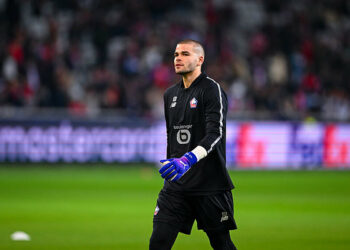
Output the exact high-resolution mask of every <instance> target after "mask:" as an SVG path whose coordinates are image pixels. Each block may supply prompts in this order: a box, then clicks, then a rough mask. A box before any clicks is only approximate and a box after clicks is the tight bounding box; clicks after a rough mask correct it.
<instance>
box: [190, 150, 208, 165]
mask: <svg viewBox="0 0 350 250" xmlns="http://www.w3.org/2000/svg"><path fill="white" fill-rule="evenodd" d="M191 152H192V153H193V154H194V155H195V156H196V157H197V162H198V161H200V160H201V159H203V158H204V157H206V156H207V154H208V153H207V150H205V148H203V147H202V146H197V147H196V148H195V149H193V150H192V151H191Z"/></svg>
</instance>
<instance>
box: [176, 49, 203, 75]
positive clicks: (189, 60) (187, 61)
mask: <svg viewBox="0 0 350 250" xmlns="http://www.w3.org/2000/svg"><path fill="white" fill-rule="evenodd" d="M174 66H175V72H176V74H180V75H184V74H187V73H190V72H192V71H194V70H195V69H196V67H197V66H201V63H200V55H198V54H197V53H196V52H195V51H194V45H193V44H191V43H189V44H187V43H180V44H178V45H177V46H176V49H175V53H174Z"/></svg>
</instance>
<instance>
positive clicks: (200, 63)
mask: <svg viewBox="0 0 350 250" xmlns="http://www.w3.org/2000/svg"><path fill="white" fill-rule="evenodd" d="M203 62H204V56H199V57H198V63H197V66H202V64H203Z"/></svg>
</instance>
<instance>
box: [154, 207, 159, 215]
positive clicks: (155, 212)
mask: <svg viewBox="0 0 350 250" xmlns="http://www.w3.org/2000/svg"><path fill="white" fill-rule="evenodd" d="M158 211H159V207H158V206H156V209H155V210H154V215H157V214H158Z"/></svg>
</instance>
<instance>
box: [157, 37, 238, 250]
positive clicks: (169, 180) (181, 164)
mask: <svg viewBox="0 0 350 250" xmlns="http://www.w3.org/2000/svg"><path fill="white" fill-rule="evenodd" d="M203 62H204V50H203V47H202V45H201V44H200V43H198V42H197V41H194V40H183V41H181V42H179V43H178V44H177V46H176V49H175V53H174V66H175V72H176V73H177V74H180V75H181V76H182V81H181V82H179V83H178V84H175V85H173V86H172V87H170V88H169V89H167V90H166V92H165V94H164V111H165V120H166V129H167V159H164V160H161V163H162V167H161V169H160V170H159V172H160V174H161V177H162V178H164V179H165V181H164V187H163V189H162V190H161V191H160V193H159V196H158V200H157V206H156V209H155V212H154V217H153V233H152V236H151V239H150V249H151V250H159V249H161V250H164V249H171V247H172V246H173V244H174V242H175V240H176V237H177V235H178V233H179V232H182V233H185V234H190V233H191V229H192V225H193V223H194V220H196V221H197V226H198V229H202V230H204V231H205V233H206V234H207V235H208V238H209V241H210V244H211V246H212V247H213V249H236V247H235V246H234V244H233V243H232V241H231V238H230V233H229V230H233V229H236V228H237V227H236V223H235V220H234V217H233V198H232V193H231V190H232V189H233V188H234V186H233V184H232V181H231V179H230V176H229V174H228V172H227V169H226V153H225V151H226V148H225V146H226V145H225V144H226V113H227V97H226V94H225V93H224V91H223V90H222V88H221V87H220V85H219V84H218V83H217V82H215V81H214V80H213V79H211V78H209V77H208V76H206V74H204V73H202V64H203Z"/></svg>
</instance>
